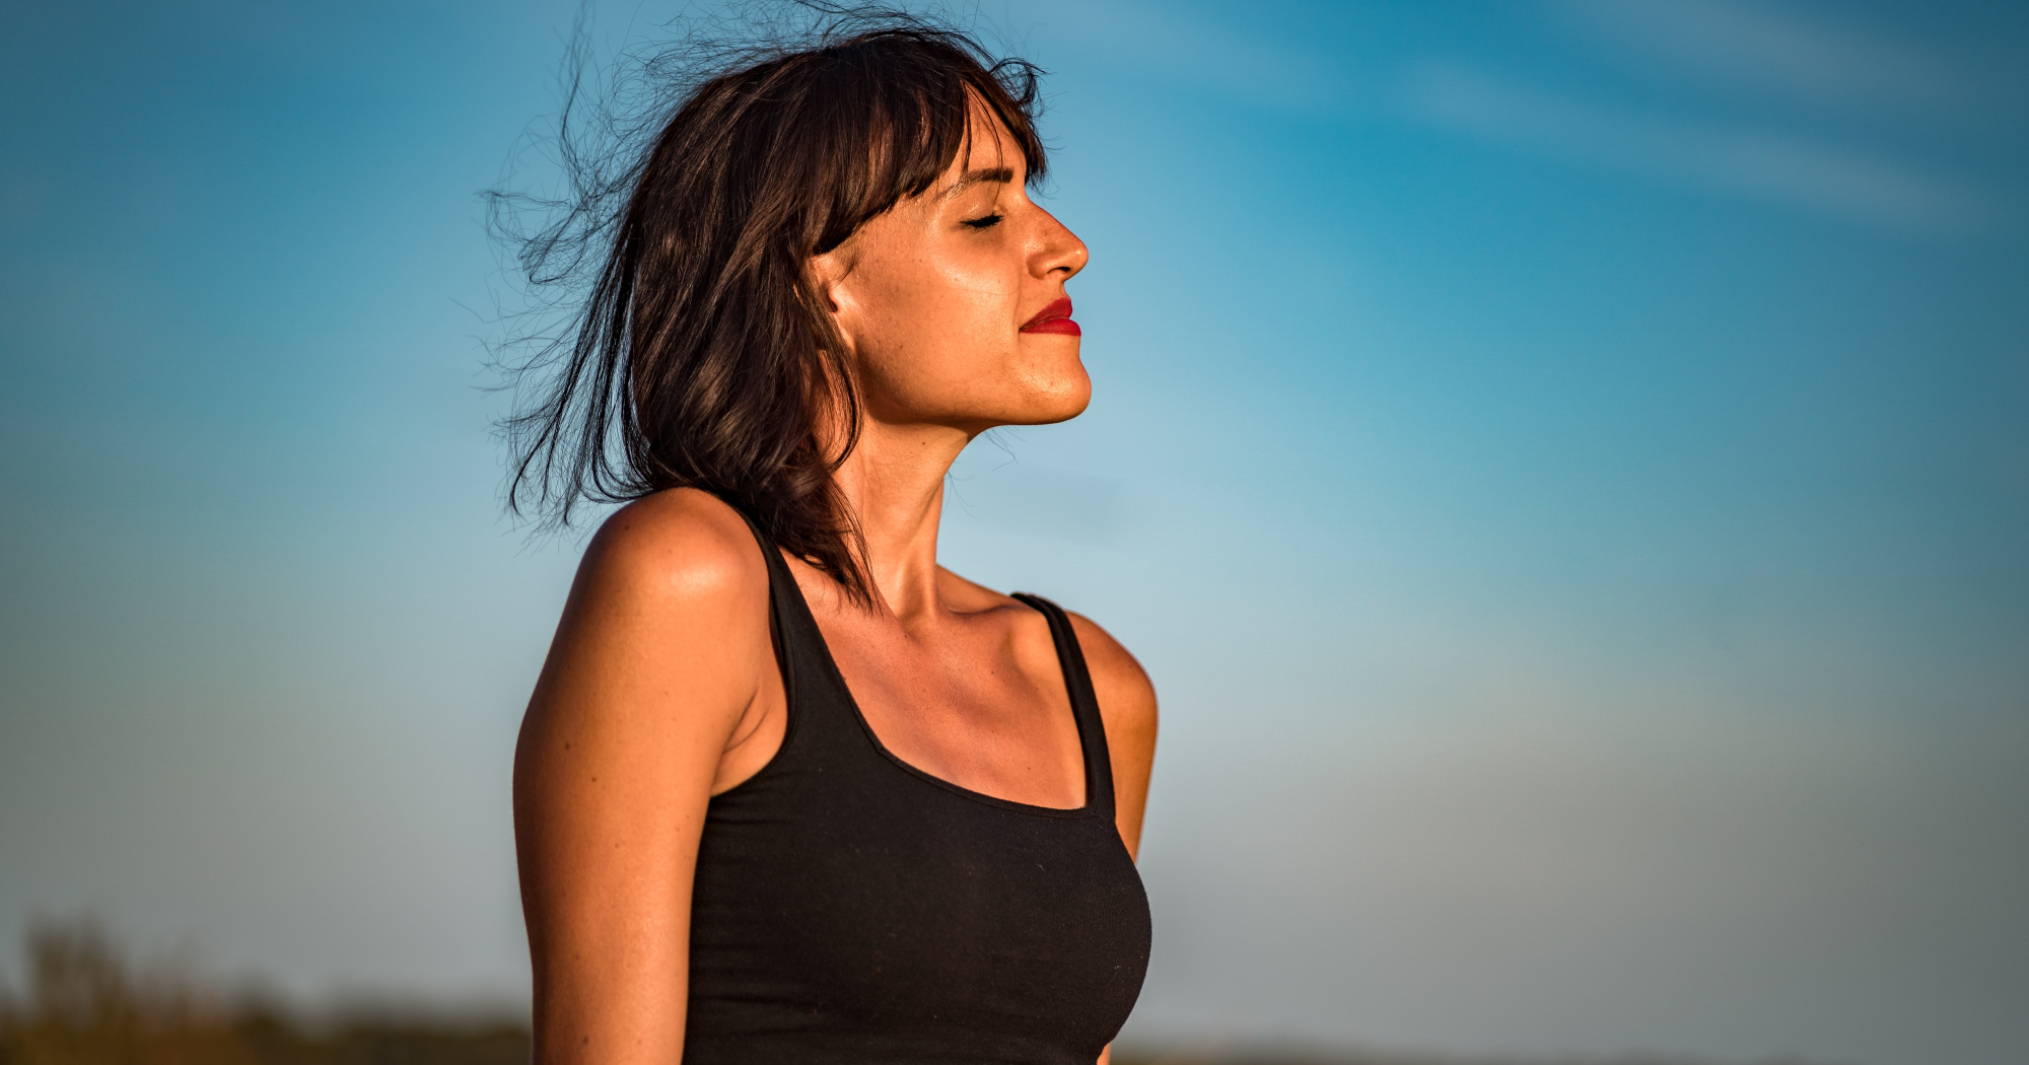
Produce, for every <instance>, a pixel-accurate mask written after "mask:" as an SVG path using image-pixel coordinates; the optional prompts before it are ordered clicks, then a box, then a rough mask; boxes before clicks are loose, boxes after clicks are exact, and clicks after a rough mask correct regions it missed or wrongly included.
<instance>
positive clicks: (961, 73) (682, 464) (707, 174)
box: [482, 0, 1047, 608]
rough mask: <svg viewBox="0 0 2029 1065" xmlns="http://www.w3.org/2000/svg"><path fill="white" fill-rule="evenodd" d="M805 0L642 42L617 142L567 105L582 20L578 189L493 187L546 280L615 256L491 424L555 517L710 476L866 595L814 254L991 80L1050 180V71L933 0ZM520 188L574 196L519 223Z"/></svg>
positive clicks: (839, 359) (879, 198)
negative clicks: (829, 449) (593, 131)
mask: <svg viewBox="0 0 2029 1065" xmlns="http://www.w3.org/2000/svg"><path fill="white" fill-rule="evenodd" d="M800 6H802V7H803V8H805V9H809V10H813V11H817V12H819V13H821V14H823V15H826V16H829V18H828V20H827V21H825V22H823V23H822V24H820V25H818V26H816V27H814V28H812V29H809V30H807V31H805V35H804V36H803V37H801V38H800V39H799V40H797V41H795V42H794V43H784V42H783V41H782V40H781V39H780V37H779V36H778V37H776V38H774V39H771V40H770V41H768V42H767V43H759V44H756V43H742V44H733V45H727V44H723V43H719V42H702V43H700V42H698V41H696V40H693V41H692V42H691V43H688V44H686V45H683V46H680V47H678V48H676V49H673V50H670V51H667V52H663V53H660V54H658V55H655V56H652V57H651V58H649V59H648V60H646V62H645V63H644V64H643V65H642V68H641V72H642V74H643V75H644V79H643V82H644V85H645V86H646V88H647V89H648V94H649V99H650V101H651V103H650V106H649V107H648V108H647V109H646V112H645V117H643V118H641V119H640V120H638V121H637V122H635V123H634V124H632V125H631V126H630V125H623V124H621V123H619V122H617V121H616V120H615V118H614V117H613V116H612V115H605V116H602V117H604V119H605V121H604V122H603V123H602V124H601V129H602V130H603V132H604V133H605V134H607V135H608V136H609V137H611V138H612V142H613V143H612V144H611V146H609V147H605V148H603V149H600V150H594V151H587V150H586V148H585V147H584V146H582V145H580V144H579V143H578V142H577V141H576V140H574V138H573V131H572V128H571V117H570V116H571V107H572V104H573V102H574V101H575V100H576V97H577V95H578V84H579V81H580V80H581V77H582V66H583V56H582V53H581V45H580V43H579V42H580V41H581V39H582V36H583V33H582V30H583V27H582V22H581V24H580V26H579V30H578V32H577V33H576V34H575V35H574V37H573V43H572V48H571V52H572V57H573V59H574V63H573V67H572V70H571V74H570V77H569V79H568V84H569V89H568V91H567V98H566V101H565V106H564V110H563V113H562V116H561V118H560V120H559V132H558V138H557V141H558V148H559V149H560V150H559V152H558V155H559V160H558V161H559V163H560V165H561V166H562V168H563V170H564V173H565V176H566V177H567V179H568V181H569V183H570V187H569V192H568V194H567V195H566V196H565V197H564V198H562V199H549V200H545V199H539V198H535V197H530V196H525V195H521V194H513V193H505V192H500V191H497V190H488V191H487V192H485V193H483V194H482V195H484V196H485V197H486V198H487V202H488V207H489V210H488V226H489V230H490V231H493V232H496V233H504V234H505V235H506V236H507V237H508V239H510V240H511V241H513V242H514V243H515V245H516V246H517V254H518V258H519V260H520V263H521V267H522V270H523V272H524V273H525V275H526V277H527V280H528V282H529V284H530V285H531V286H537V287H538V288H539V287H541V286H555V285H560V284H561V285H565V286H567V287H569V286H571V285H572V284H573V283H574V282H580V281H582V280H585V276H586V275H587V274H588V273H590V271H588V270H587V269H586V264H587V262H588V261H590V262H594V263H596V273H592V274H591V276H590V291H589V294H588V295H586V296H585V297H584V298H583V299H582V300H581V301H575V302H573V303H572V304H571V305H570V306H571V308H572V310H571V312H570V314H569V325H568V326H567V328H566V329H565V330H564V332H565V334H566V335H565V336H560V337H555V338H551V339H549V340H548V343H547V344H546V346H544V347H543V349H542V350H541V351H540V352H539V353H538V354H537V356H536V357H535V358H533V359H531V360H529V362H527V363H524V364H522V365H521V366H518V367H515V368H513V370H512V372H513V373H514V375H515V376H516V377H517V378H518V377H520V376H522V375H525V374H526V373H527V372H528V371H529V370H530V369H531V368H532V367H533V366H534V365H535V364H536V363H537V362H538V361H543V360H545V359H547V358H548V357H549V356H551V355H552V354H553V353H554V352H556V351H557V350H559V349H560V348H562V347H563V346H564V344H565V341H566V340H567V339H568V340H570V341H571V343H570V346H569V351H570V359H569V362H568V364H567V365H565V366H564V367H563V369H562V371H561V372H560V373H558V374H557V375H556V377H555V379H554V380H553V381H551V382H549V383H548V384H547V386H546V388H545V392H544V395H543V397H542V398H541V399H540V401H539V402H537V403H536V404H535V405H533V406H532V407H530V408H528V409H526V410H524V411H521V412H519V413H517V414H514V415H513V416H511V417H509V418H506V419H503V420H502V421H500V422H497V423H496V426H497V427H498V428H500V429H504V430H505V432H506V435H507V436H508V438H509V440H510V442H511V443H512V445H513V451H514V475H513V479H512V482H511V483H510V485H509V486H508V491H507V504H508V508H509V509H510V510H511V511H512V512H513V513H515V514H516V515H519V514H521V507H520V505H519V497H520V494H521V490H522V483H523V481H524V480H525V479H528V478H530V477H531V470H532V468H536V466H537V462H538V460H540V466H539V468H538V469H537V470H536V472H535V473H534V474H533V476H534V478H535V481H536V487H537V488H538V490H539V493H540V494H539V499H540V501H541V502H542V503H543V504H544V505H545V509H546V510H548V511H549V513H550V519H551V520H550V521H549V522H546V523H545V524H546V525H551V524H560V525H562V526H565V527H568V526H569V524H570V514H571V507H572V505H573V503H574V502H575V501H576V500H577V498H578V497H580V496H583V497H586V498H588V499H592V500H596V501H599V502H625V501H627V500H631V499H637V498H640V497H641V496H645V495H648V494H650V493H653V492H656V491H660V490H663V489H666V488H671V487H676V486H693V487H697V488H702V489H705V490H708V491H710V492H712V493H713V494H715V495H717V496H719V497H720V498H722V499H724V500H726V501H727V502H728V503H730V504H732V505H733V506H735V507H738V508H740V509H742V510H744V511H745V512H746V513H747V514H748V515H749V516H751V517H752V518H753V519H754V520H755V521H756V523H757V524H759V525H760V526H761V527H762V528H763V529H765V530H767V531H768V533H769V534H770V535H771V536H772V537H774V539H775V540H776V542H777V543H780V544H781V545H783V546H784V547H787V548H789V549H790V550H791V551H792V552H794V553H795V554H797V555H798V556H800V557H803V558H805V559H807V560H809V561H810V562H811V563H812V564H813V565H815V566H817V567H818V568H819V569H821V570H823V571H824V572H826V573H828V574H830V575H831V576H832V577H833V578H834V579H835V580H837V581H838V582H839V583H840V584H841V585H842V586H843V587H844V589H845V591H846V594H847V596H848V597H849V598H850V599H851V600H852V601H854V602H856V603H858V604H860V605H861V606H862V607H868V608H870V607H871V606H872V605H873V594H872V590H871V582H870V580H869V578H868V576H867V573H866V571H865V568H864V559H865V539H864V537H863V535H862V532H861V530H860V528H859V526H858V522H857V520H856V519H855V518H854V516H852V515H851V514H849V513H848V512H847V509H846V507H845V501H844V498H843V495H842V493H841V492H840V491H839V489H838V487H837V485H836V483H835V481H834V479H833V473H834V471H836V470H837V468H838V466H839V465H840V464H841V463H842V462H844V460H845V458H846V456H847V455H848V454H849V453H850V452H851V451H852V449H853V447H854V445H855V444H856V443H857V441H858V437H859V413H860V397H859V390H858V387H857V385H856V383H855V382H854V381H853V380H852V376H851V373H850V370H849V364H848V362H847V360H846V359H845V358H844V357H843V355H842V352H843V350H844V347H845V345H844V341H843V339H842V338H841V337H839V336H838V335H837V332H836V330H835V329H834V327H833V325H832V322H831V319H830V317H829V315H828V314H827V313H826V312H825V301H824V296H823V294H822V292H820V291H818V290H817V289H816V288H815V287H814V286H813V285H812V283H811V279H810V277H809V275H808V273H807V271H806V263H807V260H808V257H809V256H811V255H814V254H818V253H822V252H825V251H829V250H830V249H832V248H834V247H836V246H838V245H839V244H840V243H842V242H843V241H845V239H846V238H847V237H849V236H850V235H851V234H852V233H853V232H854V230H856V229H858V228H859V226H860V225H861V224H863V223H865V222H866V221H867V220H869V219H871V218H873V217H874V216H876V215H878V214H880V213H882V212H884V211H886V210H887V209H888V208H889V207H891V206H893V205H894V204H895V203H896V202H897V201H899V200H900V199H902V198H903V197H905V196H913V195H916V194H918V193H921V192H922V191H923V190H925V189H927V188H928V187H929V186H930V185H931V184H932V183H933V182H934V181H935V180H936V179H937V177H938V175H940V174H941V173H942V172H943V171H944V169H945V168H946V167H947V166H949V165H950V164H951V162H952V160H954V159H955V158H957V157H958V154H957V153H958V152H959V151H961V150H963V149H964V147H965V144H966V142H967V141H968V140H969V137H970V135H971V132H972V131H971V129H970V128H969V125H968V121H967V119H968V114H969V110H970V106H971V105H970V97H971V96H972V94H977V96H978V97H979V98H980V99H981V100H983V102H984V103H985V104H986V105H987V107H988V108H989V109H990V110H991V111H992V112H993V113H994V114H996V115H997V116H998V117H999V118H1000V120H1001V121H1002V122H1003V123H1005V124H1006V126H1007V129H1008V132H1009V133H1011V134H1012V135H1013V139H1014V141H1015V142H1016V143H1017V144H1018V145H1019V146H1020V148H1021V151H1022V153H1023V156H1024V157H1025V159H1026V165H1027V168H1028V181H1029V183H1030V184H1031V185H1033V184H1034V183H1035V182H1037V181H1038V180H1039V179H1041V178H1042V177H1043V175H1044V172H1045V170H1046V167H1047V160H1046V159H1045V157H1044V150H1043V145H1042V143H1041V141H1040V140H1039V139H1038V137H1037V134H1036V131H1035V124H1034V118H1035V115H1036V114H1037V113H1039V111H1040V104H1039V101H1038V99H1037V94H1036V75H1037V74H1038V73H1047V72H1046V71H1042V70H1041V68H1039V67H1036V66H1035V65H1034V64H1032V63H1030V62H1028V61H1027V60H1024V59H1016V58H1008V59H1002V60H999V61H995V60H993V59H992V58H991V57H990V56H988V55H987V53H986V52H985V50H984V49H982V48H981V47H980V46H979V45H978V44H977V43H976V42H975V41H974V40H973V39H972V38H971V37H970V36H968V35H967V34H965V33H963V32H961V31H959V30H957V29H954V28H950V27H948V26H939V25H936V24H933V23H932V22H930V21H929V20H927V19H925V18H923V17H921V16H918V15H914V14H910V13H906V12H902V11H897V10H894V9H888V8H869V7H854V8H842V7H837V6H834V5H830V4H825V3H820V2H816V0H800ZM581 19H582V15H581ZM616 95H617V94H616ZM515 203H534V204H536V205H538V206H539V207H541V208H543V209H545V210H549V211H554V212H557V213H556V217H555V218H554V219H553V220H552V221H550V222H549V223H548V224H546V225H544V226H542V227H541V228H539V229H537V230H536V231H534V232H532V233H523V232H520V231H518V230H517V229H515V228H513V227H512V226H510V225H507V224H506V221H507V219H508V218H509V217H510V216H509V215H505V214H503V213H502V211H501V208H503V207H505V206H508V205H511V204H515ZM530 339H536V338H534V337H527V338H523V340H522V341H516V342H525V341H526V340H530ZM828 415H839V416H841V418H842V421H840V422H835V423H833V424H837V425H840V426H841V427H842V428H843V429H845V431H846V432H845V438H844V441H843V446H842V447H841V448H839V453H838V454H837V455H835V456H832V455H825V454H823V453H822V450H823V442H822V440H821V439H820V437H819V428H820V419H821V418H824V417H826V416H828ZM615 433H617V435H618V442H619V445H620V447H619V455H618V457H617V458H615V457H612V456H609V455H608V454H607V450H606V448H607V440H608V437H609V435H612V434H615ZM560 450H561V451H564V452H565V454H564V455H563V456H562V458H561V460H560V457H559V451H560ZM559 480H560V481H561V484H560V485H556V484H553V482H556V481H559ZM559 504H560V506H559ZM848 537H850V543H851V544H853V545H856V546H857V550H856V551H855V550H853V549H850V548H849V547H848V542H849V541H848Z"/></svg>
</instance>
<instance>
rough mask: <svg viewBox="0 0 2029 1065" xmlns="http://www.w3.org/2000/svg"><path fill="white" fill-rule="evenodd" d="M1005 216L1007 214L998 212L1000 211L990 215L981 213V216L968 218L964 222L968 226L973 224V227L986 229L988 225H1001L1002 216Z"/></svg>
mask: <svg viewBox="0 0 2029 1065" xmlns="http://www.w3.org/2000/svg"><path fill="white" fill-rule="evenodd" d="M1004 217H1006V216H1005V215H1001V214H998V213H996V214H989V215H981V216H980V217H978V218H968V219H966V220H965V222H964V224H965V225H968V226H971V227H972V228H974V229H985V228H987V227H988V226H994V225H999V224H1000V220H1001V219H1002V218H1004Z"/></svg>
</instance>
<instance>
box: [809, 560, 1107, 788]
mask: <svg viewBox="0 0 2029 1065" xmlns="http://www.w3.org/2000/svg"><path fill="white" fill-rule="evenodd" d="M774 550H775V552H776V557H775V561H776V562H778V563H781V567H782V577H783V579H785V580H787V581H788V582H789V590H790V593H791V594H792V595H793V596H794V597H795V599H796V607H797V609H798V610H800V611H801V612H802V613H803V618H804V620H805V621H808V622H809V623H810V631H811V634H812V635H813V636H814V637H815V638H816V641H817V652H818V658H819V659H820V660H821V661H822V663H823V665H824V672H825V673H826V674H827V675H828V676H829V677H830V678H831V682H832V685H833V686H834V687H835V688H837V690H838V693H839V696H840V698H842V699H843V700H844V701H845V705H846V708H847V709H848V710H850V711H852V718H853V720H854V721H857V722H858V723H859V727H860V731H861V732H862V733H863V734H865V736H866V738H867V743H868V745H869V746H871V747H872V748H873V749H874V751H875V752H876V753H878V754H879V755H880V756H881V757H882V758H884V759H886V760H887V761H888V762H889V763H891V764H893V765H894V766H896V767H897V768H899V769H901V770H902V771H903V772H906V773H908V774H909V775H911V776H913V777H915V778H917V779H919V780H922V781H926V782H928V783H930V784H934V785H936V786H938V787H940V788H943V789H944V790H946V791H949V792H951V793H953V794H956V795H960V796H963V797H965V798H968V799H972V800H975V801H977V802H982V803H986V804H988V805H990V806H998V807H1001V808H1002V809H1006V810H1012V811H1014V812H1016V813H1024V814H1033V815H1035V816H1038V817H1057V818H1087V817H1091V816H1093V815H1094V814H1096V813H1097V812H1098V808H1099V804H1098V802H1097V798H1098V796H1097V795H1095V794H1094V792H1095V791H1097V788H1095V787H1094V777H1095V776H1096V774H1095V773H1093V771H1092V752H1091V751H1090V750H1089V749H1087V746H1086V743H1085V725H1084V723H1083V722H1081V721H1079V720H1078V700H1077V696H1076V694H1075V693H1074V692H1073V691H1072V690H1071V678H1070V677H1069V676H1065V677H1064V678H1063V681H1064V694H1065V697H1066V698H1067V699H1069V700H1070V707H1071V723H1072V725H1073V726H1074V727H1075V729H1076V731H1077V735H1078V763H1079V769H1080V772H1081V773H1082V774H1083V777H1084V790H1085V802H1084V804H1083V805H1080V806H1043V805H1040V804H1038V803H1029V802H1020V801H1017V800H1015V799H1007V798H1002V797H1001V796H999V795H988V794H987V793H986V792H983V791H976V790H974V789H972V788H968V787H966V786H965V785H963V784H960V783H957V782H956V781H951V780H946V779H944V778H943V777H940V776H938V775H937V774H935V773H932V772H930V771H929V770H927V769H924V768H922V767H921V766H918V765H916V764H914V763H913V762H909V761H907V760H905V759H903V758H902V756H901V755H898V754H896V753H895V752H893V751H891V750H889V749H888V745H887V744H885V743H883V742H881V736H880V733H878V732H875V731H874V726H873V723H872V722H870V721H868V720H867V716H866V713H865V711H863V710H861V709H860V703H859V697H858V696H856V695H854V694H853V691H852V685H851V684H849V683H847V681H846V679H845V673H844V672H843V671H842V670H840V669H839V668H838V660H837V658H835V657H834V656H833V655H832V653H831V643H830V641H828V640H826V639H825V636H824V626H822V625H819V624H818V623H817V615H816V614H814V613H812V612H811V609H810V603H809V601H808V600H807V599H805V598H804V595H803V587H802V586H801V585H799V584H797V583H796V575H795V574H794V573H791V572H789V564H788V563H787V562H786V561H783V559H782V558H781V549H780V548H774ZM1016 601H1017V602H1022V600H1019V599H1017V600H1016ZM1024 605H1028V606H1029V608H1030V609H1031V610H1035V609H1038V608H1036V607H1035V606H1034V605H1033V604H1026V603H1025V604H1024ZM1050 635H1051V643H1052V647H1053V649H1054V648H1055V641H1056V633H1055V632H1054V631H1052V632H1051V634H1050ZM1057 667H1058V672H1060V673H1062V672H1063V671H1064V670H1065V669H1066V668H1067V667H1066V664H1065V662H1064V656H1063V653H1062V652H1061V651H1057Z"/></svg>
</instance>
